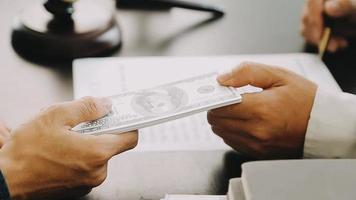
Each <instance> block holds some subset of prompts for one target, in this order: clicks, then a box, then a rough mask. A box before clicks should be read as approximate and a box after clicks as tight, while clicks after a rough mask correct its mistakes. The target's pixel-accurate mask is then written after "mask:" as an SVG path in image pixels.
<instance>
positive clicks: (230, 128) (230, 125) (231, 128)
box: [208, 117, 254, 138]
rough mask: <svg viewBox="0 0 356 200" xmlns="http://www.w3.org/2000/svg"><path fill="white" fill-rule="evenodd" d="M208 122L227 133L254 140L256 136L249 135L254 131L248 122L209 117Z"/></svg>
mask: <svg viewBox="0 0 356 200" xmlns="http://www.w3.org/2000/svg"><path fill="white" fill-rule="evenodd" d="M208 121H209V124H210V125H211V126H212V127H218V128H219V129H222V130H225V131H227V132H238V133H240V134H241V135H244V136H246V137H251V138H254V136H252V135H249V134H248V133H249V132H250V130H252V129H253V127H252V126H251V124H250V123H249V122H248V121H245V120H237V119H231V118H223V117H213V118H211V117H208Z"/></svg>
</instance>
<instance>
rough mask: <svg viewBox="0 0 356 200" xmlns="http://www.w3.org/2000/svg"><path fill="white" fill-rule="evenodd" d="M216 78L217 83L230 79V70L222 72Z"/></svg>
mask: <svg viewBox="0 0 356 200" xmlns="http://www.w3.org/2000/svg"><path fill="white" fill-rule="evenodd" d="M217 79H218V82H219V83H224V82H226V81H228V80H230V79H231V71H229V72H224V73H222V74H220V75H219V76H218V78H217Z"/></svg>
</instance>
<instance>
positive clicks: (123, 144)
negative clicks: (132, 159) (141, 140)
mask: <svg viewBox="0 0 356 200" xmlns="http://www.w3.org/2000/svg"><path fill="white" fill-rule="evenodd" d="M90 138H91V139H92V142H93V144H95V146H96V147H97V148H99V149H101V150H102V152H104V153H105V157H106V159H110V158H111V157H113V156H115V155H117V154H120V153H122V152H124V151H127V150H130V149H132V148H134V147H135V146H136V145H137V142H138V132H137V131H131V132H127V133H120V134H103V135H98V136H93V137H90Z"/></svg>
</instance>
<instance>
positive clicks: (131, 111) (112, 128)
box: [73, 72, 262, 134]
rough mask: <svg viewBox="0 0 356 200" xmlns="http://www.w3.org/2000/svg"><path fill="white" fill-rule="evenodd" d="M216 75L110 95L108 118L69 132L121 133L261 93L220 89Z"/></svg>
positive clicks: (255, 89) (228, 88)
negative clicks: (243, 96)
mask: <svg viewBox="0 0 356 200" xmlns="http://www.w3.org/2000/svg"><path fill="white" fill-rule="evenodd" d="M217 75H218V73H215V72H214V73H209V74H204V75H200V76H196V77H191V78H187V79H184V80H180V81H176V82H172V83H167V84H164V85H160V86H156V87H153V88H149V89H144V90H137V91H128V92H124V93H122V94H118V95H115V96H112V97H111V99H112V102H113V105H112V110H111V112H110V113H109V114H108V115H106V116H104V117H102V118H100V119H98V120H95V121H92V122H86V123H82V124H79V125H78V126H76V127H74V128H73V130H74V131H76V132H80V133H83V134H106V133H109V134H110V133H112V134H118V133H123V132H127V131H132V130H137V129H141V128H144V127H148V126H152V125H156V124H160V123H163V122H167V121H171V120H175V119H178V118H182V117H186V116H189V115H193V114H196V113H199V112H203V111H207V110H210V109H215V108H219V107H223V106H228V105H232V104H236V103H240V102H241V101H242V96H241V95H242V94H244V93H254V92H260V91H262V89H260V88H256V87H253V86H245V87H241V88H233V87H225V86H221V85H219V83H218V82H217V81H216V77H217Z"/></svg>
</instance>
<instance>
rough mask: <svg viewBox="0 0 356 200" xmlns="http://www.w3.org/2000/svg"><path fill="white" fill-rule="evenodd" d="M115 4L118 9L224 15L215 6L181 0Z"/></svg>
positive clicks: (127, 0) (122, 0) (124, 0)
mask: <svg viewBox="0 0 356 200" xmlns="http://www.w3.org/2000/svg"><path fill="white" fill-rule="evenodd" d="M116 2H117V7H120V8H138V9H170V8H174V7H177V8H185V9H191V10H198V11H204V12H211V13H212V14H214V15H215V16H216V17H221V16H223V15H224V14H225V12H224V11H223V10H222V9H221V8H219V7H217V6H212V5H207V4H202V3H195V2H191V1H183V0H116Z"/></svg>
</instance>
